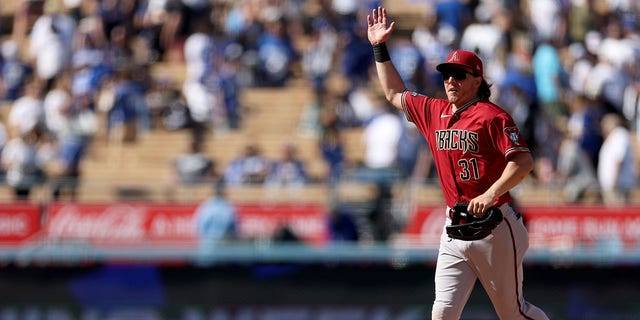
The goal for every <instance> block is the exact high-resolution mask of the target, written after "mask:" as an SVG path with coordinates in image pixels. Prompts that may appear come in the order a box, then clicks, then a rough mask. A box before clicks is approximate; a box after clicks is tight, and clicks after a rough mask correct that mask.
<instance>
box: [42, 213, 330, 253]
mask: <svg viewBox="0 0 640 320" xmlns="http://www.w3.org/2000/svg"><path fill="white" fill-rule="evenodd" d="M196 207H197V206H196V205H194V204H178V205H173V204H151V203H115V204H73V203H54V204H52V205H50V206H49V207H48V210H47V219H46V221H45V231H46V236H47V238H48V239H53V240H74V239H75V240H83V241H89V242H92V243H101V244H110V245H113V244H128V245H131V244H134V243H145V244H149V243H152V244H168V243H178V244H189V243H194V241H195V240H196V235H195V224H194V212H195V209H196ZM237 215H238V216H237V218H238V231H239V234H240V236H241V237H242V238H245V239H255V238H269V237H272V236H273V235H274V234H275V233H276V232H277V231H278V230H279V229H280V227H283V226H289V228H290V229H291V231H293V233H294V234H296V235H297V236H299V237H300V238H301V239H302V240H304V241H307V242H309V243H316V244H317V243H322V242H323V241H325V239H326V238H327V223H326V215H325V210H324V208H323V207H321V206H317V205H299V204H282V205H280V204H278V205H261V204H258V205H240V206H238V207H237Z"/></svg>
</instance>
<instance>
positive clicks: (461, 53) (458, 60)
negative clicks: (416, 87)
mask: <svg viewBox="0 0 640 320" xmlns="http://www.w3.org/2000/svg"><path fill="white" fill-rule="evenodd" d="M456 66H457V67H467V68H470V69H471V70H473V72H474V73H475V74H476V75H479V76H482V75H483V74H484V73H483V68H482V60H480V58H479V57H478V56H477V55H476V54H475V53H473V52H471V51H466V50H455V51H451V53H449V55H448V56H447V61H446V62H444V63H441V64H439V65H437V66H436V70H438V71H440V72H442V71H443V70H445V69H447V68H448V67H456Z"/></svg>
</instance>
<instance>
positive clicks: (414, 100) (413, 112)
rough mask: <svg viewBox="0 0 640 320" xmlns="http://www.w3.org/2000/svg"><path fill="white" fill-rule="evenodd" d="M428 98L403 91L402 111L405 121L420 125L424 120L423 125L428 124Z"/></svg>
mask: <svg viewBox="0 0 640 320" xmlns="http://www.w3.org/2000/svg"><path fill="white" fill-rule="evenodd" d="M429 99H430V98H429V97H427V96H425V95H422V94H419V93H417V92H414V91H409V90H405V91H404V92H403V93H402V110H404V114H405V117H407V121H409V122H412V123H414V124H416V125H420V123H421V122H422V121H420V120H421V119H424V120H426V121H424V123H429V121H428V120H429V118H428V117H429V113H428V112H427V108H426V106H427V103H428V100H429Z"/></svg>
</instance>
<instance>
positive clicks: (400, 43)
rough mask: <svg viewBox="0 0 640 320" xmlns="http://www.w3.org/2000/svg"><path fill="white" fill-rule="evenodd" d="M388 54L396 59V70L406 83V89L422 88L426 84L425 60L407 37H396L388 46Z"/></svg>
mask: <svg viewBox="0 0 640 320" xmlns="http://www.w3.org/2000/svg"><path fill="white" fill-rule="evenodd" d="M389 55H390V56H391V58H392V59H393V60H394V61H398V72H399V73H400V77H402V79H403V80H404V81H405V83H406V84H407V89H409V90H416V89H418V88H424V87H425V84H426V70H425V66H426V62H425V58H424V57H423V56H422V52H420V49H419V48H418V47H417V46H416V45H415V44H414V43H413V42H411V40H410V39H409V38H408V37H398V39H396V40H394V42H393V44H392V45H391V46H390V47H389Z"/></svg>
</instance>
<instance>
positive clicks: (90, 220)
mask: <svg viewBox="0 0 640 320" xmlns="http://www.w3.org/2000/svg"><path fill="white" fill-rule="evenodd" d="M83 209H84V210H80V207H77V206H74V205H68V206H62V207H61V208H60V209H59V210H57V211H55V212H53V213H52V216H51V217H50V220H49V223H48V228H47V232H48V234H49V236H50V237H53V238H82V239H109V240H135V239H142V238H144V237H145V233H146V232H145V222H146V220H147V212H146V210H145V209H144V208H143V207H134V206H130V205H111V206H107V207H104V208H101V210H100V209H98V210H96V211H91V210H86V209H87V208H86V207H84V208H83Z"/></svg>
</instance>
